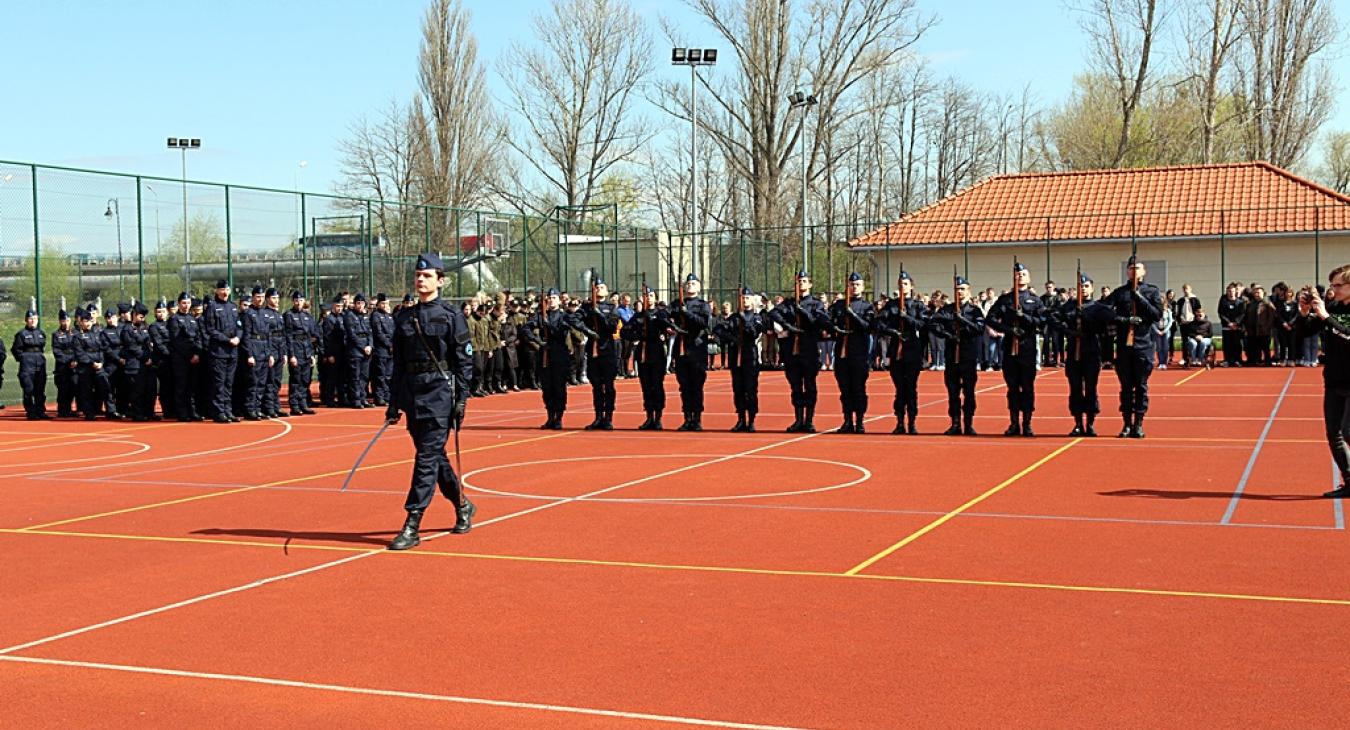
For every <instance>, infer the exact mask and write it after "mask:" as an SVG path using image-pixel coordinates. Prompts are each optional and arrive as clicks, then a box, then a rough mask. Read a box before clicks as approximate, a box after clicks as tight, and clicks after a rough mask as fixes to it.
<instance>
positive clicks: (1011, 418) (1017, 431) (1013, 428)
mask: <svg viewBox="0 0 1350 730" xmlns="http://www.w3.org/2000/svg"><path fill="white" fill-rule="evenodd" d="M1003 435H1004V436H1021V435H1022V425H1021V424H1020V423H1018V422H1017V411H1008V430H1006V431H1004V432H1003Z"/></svg>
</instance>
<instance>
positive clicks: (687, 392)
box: [675, 354, 708, 415]
mask: <svg viewBox="0 0 1350 730" xmlns="http://www.w3.org/2000/svg"><path fill="white" fill-rule="evenodd" d="M675 380H676V381H678V382H679V384H680V409H681V410H683V411H684V412H685V413H692V414H694V415H700V414H702V413H703V384H704V383H705V382H707V380H708V358H707V357H705V356H703V355H697V354H695V355H681V356H680V357H677V358H675Z"/></svg>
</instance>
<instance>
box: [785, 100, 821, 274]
mask: <svg viewBox="0 0 1350 730" xmlns="http://www.w3.org/2000/svg"><path fill="white" fill-rule="evenodd" d="M816 103H817V102H816V97H815V95H813V94H804V93H802V92H800V91H796V92H793V93H792V94H789V95H788V105H789V106H790V107H791V108H793V109H798V108H800V109H801V110H802V132H801V135H800V136H799V137H798V138H797V151H798V154H800V155H801V158H802V160H801V164H802V271H809V270H810V267H809V266H807V259H806V256H807V250H806V238H807V230H806V228H807V226H806V113H807V112H808V111H810V110H811V107H813V106H815V105H816ZM827 243H828V242H827Z"/></svg>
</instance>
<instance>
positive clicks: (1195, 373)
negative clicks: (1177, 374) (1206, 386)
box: [1172, 370, 1205, 386]
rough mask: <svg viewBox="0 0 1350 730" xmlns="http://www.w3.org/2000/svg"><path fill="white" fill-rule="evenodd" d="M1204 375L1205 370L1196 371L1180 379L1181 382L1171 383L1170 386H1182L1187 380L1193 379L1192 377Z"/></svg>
mask: <svg viewBox="0 0 1350 730" xmlns="http://www.w3.org/2000/svg"><path fill="white" fill-rule="evenodd" d="M1204 373H1205V370H1196V371H1195V372H1193V373H1191V374H1190V375H1187V376H1186V377H1184V378H1182V379H1181V380H1178V381H1177V382H1175V383H1173V384H1172V385H1173V386H1178V385H1184V384H1185V383H1186V381H1188V380H1190V379H1191V378H1194V377H1196V376H1199V375H1203V374H1204Z"/></svg>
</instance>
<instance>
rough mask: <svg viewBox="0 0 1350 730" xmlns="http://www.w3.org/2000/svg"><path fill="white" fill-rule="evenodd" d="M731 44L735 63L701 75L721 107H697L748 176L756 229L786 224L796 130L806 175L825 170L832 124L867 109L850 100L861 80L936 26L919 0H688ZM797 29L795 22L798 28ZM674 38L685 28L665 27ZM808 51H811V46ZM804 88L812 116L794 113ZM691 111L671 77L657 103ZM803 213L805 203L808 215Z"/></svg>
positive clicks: (680, 112)
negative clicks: (812, 101) (796, 95)
mask: <svg viewBox="0 0 1350 730" xmlns="http://www.w3.org/2000/svg"><path fill="white" fill-rule="evenodd" d="M685 2H686V4H688V5H689V6H690V8H692V9H693V10H694V11H695V12H696V13H697V14H698V15H700V16H701V17H702V18H703V19H704V20H705V21H707V22H708V23H709V24H710V25H711V26H712V27H713V28H714V30H716V32H717V34H718V35H719V36H721V38H722V42H723V43H725V44H727V45H728V46H730V49H731V54H730V55H731V56H732V57H733V58H734V59H735V67H734V68H733V69H732V70H731V72H730V73H725V72H719V74H718V79H728V78H729V80H725V81H714V80H711V79H709V78H708V77H707V76H703V77H700V80H701V83H702V89H703V91H704V92H705V93H706V94H707V95H708V96H710V97H711V99H712V103H713V106H714V107H715V108H716V109H717V110H718V113H717V114H709V115H704V114H700V115H699V120H698V124H699V127H700V128H701V129H702V130H704V131H706V133H707V134H708V135H709V137H710V138H711V139H712V140H713V142H714V144H716V145H718V147H719V148H721V149H722V150H723V151H724V153H725V155H726V158H727V159H728V161H729V163H730V169H729V171H728V172H729V173H730V174H732V175H734V176H736V177H738V178H740V179H742V180H744V182H745V184H746V187H747V188H748V190H749V195H750V217H751V222H752V225H753V226H754V227H756V228H768V227H771V226H776V225H782V224H783V223H786V222H787V220H786V216H784V215H783V214H782V206H783V205H784V203H785V200H784V198H785V196H784V192H785V191H784V190H783V181H784V177H785V174H786V173H785V167H786V166H787V164H788V161H789V158H790V157H791V156H793V155H794V154H795V147H796V145H797V141H798V137H799V136H800V135H801V134H804V133H806V132H807V125H808V123H809V125H810V129H811V131H813V132H814V134H811V135H810V137H809V140H810V142H811V144H810V146H809V148H808V153H807V154H808V161H809V166H808V167H809V171H808V177H809V178H812V179H814V178H815V177H816V176H818V175H821V174H824V169H825V167H826V164H825V163H826V162H827V160H824V159H822V154H823V151H824V148H825V146H826V145H827V144H829V140H830V139H831V138H832V134H831V133H830V132H829V130H831V129H836V128H839V127H841V126H843V125H844V124H846V123H847V122H848V121H849V120H850V119H852V118H853V117H854V116H856V115H858V114H862V113H866V112H865V107H864V106H860V105H857V104H852V103H851V97H852V96H854V95H855V94H856V91H857V90H856V89H855V86H856V85H857V84H858V83H859V82H861V81H862V80H863V79H865V78H867V77H868V76H869V75H871V74H873V73H877V72H879V71H881V70H882V69H885V68H886V67H888V66H890V65H892V64H894V63H897V62H898V61H899V60H901V58H902V57H903V54H904V52H905V51H906V49H908V48H909V47H910V46H912V45H913V44H914V43H915V42H916V41H917V40H918V39H919V37H920V36H921V35H922V34H923V32H924V31H925V30H926V29H927V28H928V27H929V26H930V25H931V22H932V21H931V20H925V19H923V18H921V17H920V16H919V14H918V12H917V10H916V7H915V2H914V0H835V1H834V2H824V1H813V2H808V3H806V4H805V7H804V9H802V10H801V11H800V12H798V11H797V10H796V9H795V6H794V4H793V3H791V2H788V0H685ZM794 28H797V29H798V30H796V32H794ZM667 34H668V35H670V36H671V39H672V41H674V40H675V37H676V35H677V34H678V31H677V30H675V29H674V28H671V27H669V25H668V26H667ZM804 49H809V50H804ZM798 86H801V88H802V90H804V91H809V92H811V93H813V94H814V95H815V96H816V97H817V98H818V100H819V104H818V106H815V107H813V108H812V112H811V114H810V115H809V117H808V116H807V115H804V114H802V113H800V112H789V110H788V105H787V96H788V94H789V93H791V92H792V91H793V90H794V89H796V88H797V87H798ZM658 103H659V104H661V105H662V106H663V107H664V108H665V109H666V110H668V111H670V112H671V113H672V114H675V115H676V116H679V117H682V118H683V119H685V120H688V119H689V118H690V110H689V106H688V98H687V93H684V92H683V89H682V88H681V85H680V84H678V83H669V84H663V85H662V87H661V93H660V98H659V101H658ZM803 214H804V211H802V210H798V211H797V217H798V218H800V216H801V215H803Z"/></svg>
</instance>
